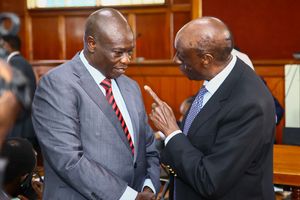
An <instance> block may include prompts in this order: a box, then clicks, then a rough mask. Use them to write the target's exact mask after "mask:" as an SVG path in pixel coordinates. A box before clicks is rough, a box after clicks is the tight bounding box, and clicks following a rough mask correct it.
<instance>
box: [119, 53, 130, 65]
mask: <svg viewBox="0 0 300 200" xmlns="http://www.w3.org/2000/svg"><path fill="white" fill-rule="evenodd" d="M130 59H131V55H130V54H129V53H126V52H125V53H124V54H123V56H122V58H121V63H123V64H125V65H128V64H129V63H130Z"/></svg>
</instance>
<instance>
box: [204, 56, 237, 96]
mask: <svg viewBox="0 0 300 200" xmlns="http://www.w3.org/2000/svg"><path fill="white" fill-rule="evenodd" d="M236 60H237V58H236V56H235V55H232V59H231V61H230V62H229V63H228V65H227V66H226V67H225V68H224V69H223V70H222V71H221V72H219V73H218V74H217V75H216V76H215V77H214V78H212V79H211V80H210V81H204V83H203V85H205V88H206V89H207V91H208V92H209V93H210V94H214V93H215V92H216V91H217V89H218V88H219V87H220V85H221V84H222V83H223V82H224V80H225V79H226V78H227V76H228V75H229V74H230V72H231V70H232V69H233V67H234V65H235V63H236Z"/></svg>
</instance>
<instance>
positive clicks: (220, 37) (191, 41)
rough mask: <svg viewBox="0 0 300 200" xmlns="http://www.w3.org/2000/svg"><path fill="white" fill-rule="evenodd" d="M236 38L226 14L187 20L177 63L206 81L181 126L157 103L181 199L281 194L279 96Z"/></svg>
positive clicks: (156, 119) (236, 199) (174, 192)
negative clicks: (235, 50) (276, 164)
mask: <svg viewBox="0 0 300 200" xmlns="http://www.w3.org/2000/svg"><path fill="white" fill-rule="evenodd" d="M232 47H233V40H232V36H231V33H230V31H229V30H228V28H227V26H226V25H225V24H224V23H223V22H222V21H220V20H219V19H216V18H213V17H203V18H199V19H195V20H193V21H191V22H189V23H188V24H186V25H185V26H184V27H183V28H181V30H180V31H179V32H178V33H177V35H176V39H175V48H176V50H177V52H176V55H175V58H174V60H175V62H176V63H178V64H179V65H180V69H181V71H182V72H183V73H184V74H185V75H186V76H187V77H188V78H189V79H191V80H204V84H203V85H204V86H203V87H202V88H201V89H200V90H199V93H198V94H197V96H196V97H195V100H194V102H193V103H192V106H191V108H190V110H189V111H188V112H187V113H188V114H187V116H186V117H185V119H184V121H183V126H182V127H181V130H180V128H179V127H178V126H177V124H176V120H175V117H174V114H173V112H172V110H171V108H170V107H169V106H168V105H167V104H166V103H165V102H163V101H161V100H160V99H159V98H158V97H157V96H156V94H155V93H154V92H153V91H152V90H151V88H149V87H148V86H145V89H146V90H147V91H148V92H149V93H150V95H152V97H153V98H154V101H155V103H154V104H153V105H152V112H151V114H150V119H151V120H152V121H153V123H154V125H155V126H156V127H157V129H158V130H160V131H161V132H163V133H164V134H165V135H166V140H165V145H166V146H165V149H164V151H163V153H162V163H163V164H164V165H165V166H166V167H167V168H169V170H170V172H171V178H172V179H173V180H174V181H173V187H172V189H171V197H175V199H176V200H183V199H184V200H201V199H205V200H206V199H213V200H250V199H251V200H257V199H264V200H271V199H274V198H275V197H274V191H273V184H272V177H273V164H272V163H273V162H272V161H273V140H274V130H275V112H274V111H275V108H274V102H273V98H272V95H271V94H270V92H269V90H268V89H267V87H266V86H265V84H264V83H263V82H262V80H261V79H260V77H258V76H257V75H256V74H255V72H254V71H253V70H252V69H250V68H249V67H247V66H246V64H245V63H244V62H242V61H241V60H240V59H239V58H237V57H236V56H234V55H231V54H230V52H231V50H232Z"/></svg>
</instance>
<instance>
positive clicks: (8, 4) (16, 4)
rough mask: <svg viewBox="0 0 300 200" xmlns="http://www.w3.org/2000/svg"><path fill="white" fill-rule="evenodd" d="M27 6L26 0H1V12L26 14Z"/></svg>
mask: <svg viewBox="0 0 300 200" xmlns="http://www.w3.org/2000/svg"><path fill="white" fill-rule="evenodd" d="M25 6H26V0H1V1H0V11H1V12H13V13H16V14H18V15H19V16H20V15H23V14H24V11H25Z"/></svg>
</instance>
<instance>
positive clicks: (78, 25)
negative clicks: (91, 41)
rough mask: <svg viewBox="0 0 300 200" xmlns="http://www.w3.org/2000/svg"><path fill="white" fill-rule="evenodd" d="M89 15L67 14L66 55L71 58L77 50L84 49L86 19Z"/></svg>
mask: <svg viewBox="0 0 300 200" xmlns="http://www.w3.org/2000/svg"><path fill="white" fill-rule="evenodd" d="M87 17H88V16H70V17H69V16H67V17H66V19H65V26H66V55H67V59H71V58H72V57H73V56H74V55H75V54H76V52H78V51H80V50H81V49H83V35H84V26H85V21H86V19H87Z"/></svg>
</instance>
